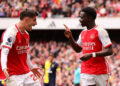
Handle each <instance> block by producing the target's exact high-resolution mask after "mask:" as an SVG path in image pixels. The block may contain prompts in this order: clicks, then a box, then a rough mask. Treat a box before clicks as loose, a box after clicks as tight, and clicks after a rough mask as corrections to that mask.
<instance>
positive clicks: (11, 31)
mask: <svg viewBox="0 0 120 86" xmlns="http://www.w3.org/2000/svg"><path fill="white" fill-rule="evenodd" d="M1 47H2V49H4V48H5V49H9V53H8V55H7V59H5V58H3V59H4V60H6V61H7V65H6V63H1V66H2V70H3V69H4V68H7V70H8V73H9V75H10V79H11V78H12V77H14V76H16V77H17V78H18V77H19V76H20V77H21V76H22V77H23V78H24V79H25V78H26V77H28V76H30V74H31V73H30V69H29V68H30V67H29V65H28V63H27V62H28V56H27V51H28V49H29V34H28V33H27V31H24V33H21V32H20V31H19V28H18V27H17V25H15V26H12V27H10V28H8V29H7V30H6V31H5V32H4V33H3V35H2V39H1ZM2 53H4V52H1V55H2ZM4 54H5V53H4ZM4 54H3V56H4ZM1 60H2V59H1ZM17 75H18V76H17ZM24 76H25V77H24ZM24 79H23V80H24ZM11 80H12V79H11ZM16 80H17V79H16ZM26 80H27V78H26ZM17 82H19V79H18V81H17ZM31 82H32V81H31ZM21 83H22V82H21ZM11 85H12V84H11ZM32 85H33V84H32ZM32 85H31V86H32ZM13 86H14V85H13ZM20 86H22V85H20ZM26 86H27V85H26ZM29 86H30V85H29ZM33 86H34V85H33ZM35 86H40V85H38V84H37V85H35Z"/></svg>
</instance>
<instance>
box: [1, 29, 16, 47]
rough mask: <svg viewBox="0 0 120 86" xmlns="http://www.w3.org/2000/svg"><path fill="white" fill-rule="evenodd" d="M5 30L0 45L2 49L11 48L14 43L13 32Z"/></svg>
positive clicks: (14, 36) (14, 35) (14, 34)
mask: <svg viewBox="0 0 120 86" xmlns="http://www.w3.org/2000/svg"><path fill="white" fill-rule="evenodd" d="M10 30H11V28H10ZM10 30H6V32H5V33H4V35H3V38H2V39H3V42H2V44H1V46H2V47H6V48H12V45H13V43H14V42H15V38H16V33H15V31H13V30H11V31H10Z"/></svg>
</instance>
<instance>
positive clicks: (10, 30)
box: [4, 26, 18, 36]
mask: <svg viewBox="0 0 120 86" xmlns="http://www.w3.org/2000/svg"><path fill="white" fill-rule="evenodd" d="M17 32H18V30H17V29H16V27H15V26H11V27H9V28H7V29H6V31H5V33H4V34H5V35H9V36H13V35H16V33H17Z"/></svg>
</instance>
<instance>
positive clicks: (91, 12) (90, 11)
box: [81, 7, 97, 20]
mask: <svg viewBox="0 0 120 86" xmlns="http://www.w3.org/2000/svg"><path fill="white" fill-rule="evenodd" d="M81 12H85V13H86V14H87V15H89V16H91V17H92V18H93V19H94V20H95V19H96V16H97V13H96V10H95V9H94V8H92V7H85V8H83V9H82V10H81Z"/></svg>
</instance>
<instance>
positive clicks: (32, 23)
mask: <svg viewBox="0 0 120 86" xmlns="http://www.w3.org/2000/svg"><path fill="white" fill-rule="evenodd" d="M36 24H37V22H36V16H35V17H33V18H28V19H27V20H26V30H27V31H31V30H32V26H35V25H36Z"/></svg>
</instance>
